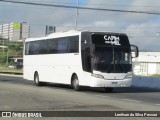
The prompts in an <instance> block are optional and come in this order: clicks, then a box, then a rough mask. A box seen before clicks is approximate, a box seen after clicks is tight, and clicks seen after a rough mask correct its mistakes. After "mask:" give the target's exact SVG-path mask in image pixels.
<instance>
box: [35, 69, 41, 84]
mask: <svg viewBox="0 0 160 120" xmlns="http://www.w3.org/2000/svg"><path fill="white" fill-rule="evenodd" d="M34 84H35V85H36V86H41V82H39V75H38V73H37V72H36V73H35V74H34Z"/></svg>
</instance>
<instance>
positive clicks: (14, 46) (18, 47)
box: [8, 44, 23, 52]
mask: <svg viewBox="0 0 160 120" xmlns="http://www.w3.org/2000/svg"><path fill="white" fill-rule="evenodd" d="M8 48H9V49H10V50H15V51H17V52H18V51H22V50H23V45H19V44H11V45H8Z"/></svg>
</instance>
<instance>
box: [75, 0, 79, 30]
mask: <svg viewBox="0 0 160 120" xmlns="http://www.w3.org/2000/svg"><path fill="white" fill-rule="evenodd" d="M78 7H79V0H77V9H76V17H75V30H76V29H77V23H78V22H77V21H78V15H79V12H78Z"/></svg>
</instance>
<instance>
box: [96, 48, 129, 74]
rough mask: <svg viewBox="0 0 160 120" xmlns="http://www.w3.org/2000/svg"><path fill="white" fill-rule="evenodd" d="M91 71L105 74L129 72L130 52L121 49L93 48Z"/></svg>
mask: <svg viewBox="0 0 160 120" xmlns="http://www.w3.org/2000/svg"><path fill="white" fill-rule="evenodd" d="M93 63H94V65H93V70H96V71H101V72H107V73H127V72H130V71H131V52H130V49H129V48H123V47H95V58H94V62H93Z"/></svg>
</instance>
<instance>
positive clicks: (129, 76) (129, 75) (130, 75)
mask: <svg viewBox="0 0 160 120" xmlns="http://www.w3.org/2000/svg"><path fill="white" fill-rule="evenodd" d="M132 76H133V75H132V74H127V75H126V76H125V79H127V78H132Z"/></svg>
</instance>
